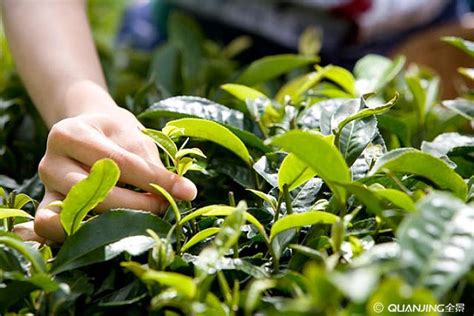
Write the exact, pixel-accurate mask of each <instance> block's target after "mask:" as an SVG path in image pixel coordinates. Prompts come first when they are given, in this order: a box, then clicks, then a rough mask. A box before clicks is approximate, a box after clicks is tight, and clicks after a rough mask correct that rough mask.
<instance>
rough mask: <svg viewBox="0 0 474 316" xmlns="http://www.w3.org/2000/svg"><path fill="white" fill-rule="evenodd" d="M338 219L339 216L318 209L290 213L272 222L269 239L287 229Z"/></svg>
mask: <svg viewBox="0 0 474 316" xmlns="http://www.w3.org/2000/svg"><path fill="white" fill-rule="evenodd" d="M338 220H339V216H336V215H334V214H331V213H327V212H320V211H309V212H306V213H298V214H290V215H287V216H285V217H283V218H281V219H279V220H278V221H276V222H275V223H274V224H273V226H272V228H271V232H270V240H273V238H275V236H276V235H278V234H279V233H281V232H284V231H286V230H288V229H292V228H298V227H303V226H310V225H314V224H333V223H335V222H336V221H338Z"/></svg>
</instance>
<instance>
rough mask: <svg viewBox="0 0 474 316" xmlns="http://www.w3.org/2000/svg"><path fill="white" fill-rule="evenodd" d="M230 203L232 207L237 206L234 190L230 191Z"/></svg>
mask: <svg viewBox="0 0 474 316" xmlns="http://www.w3.org/2000/svg"><path fill="white" fill-rule="evenodd" d="M229 205H230V206H232V207H235V205H236V204H235V196H234V192H232V191H229Z"/></svg>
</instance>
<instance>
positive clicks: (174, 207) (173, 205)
mask: <svg viewBox="0 0 474 316" xmlns="http://www.w3.org/2000/svg"><path fill="white" fill-rule="evenodd" d="M150 186H151V187H152V188H153V189H155V190H156V191H158V192H159V193H160V194H161V195H163V197H164V198H165V199H166V201H168V203H169V204H170V206H171V209H172V210H173V213H174V216H175V218H176V222H179V221H180V220H181V213H180V211H179V208H178V205H177V204H176V201H175V200H174V198H173V197H172V196H171V194H169V193H168V191H166V190H165V189H164V188H162V187H161V186H159V185H158V184H155V183H150Z"/></svg>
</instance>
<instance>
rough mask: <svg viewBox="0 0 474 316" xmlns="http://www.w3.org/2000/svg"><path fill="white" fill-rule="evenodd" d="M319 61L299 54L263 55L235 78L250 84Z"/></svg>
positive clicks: (239, 81)
mask: <svg viewBox="0 0 474 316" xmlns="http://www.w3.org/2000/svg"><path fill="white" fill-rule="evenodd" d="M318 61H319V58H317V57H306V56H301V55H291V54H285V55H274V56H267V57H263V58H261V59H259V60H256V61H254V62H253V63H251V64H250V66H249V67H248V68H247V69H246V70H245V71H244V72H243V73H242V75H241V76H240V77H239V78H238V79H237V82H238V83H240V84H245V85H249V86H252V85H254V84H257V83H260V82H263V81H267V80H269V79H273V78H276V77H278V76H280V75H283V74H285V73H287V72H289V71H290V70H292V69H295V68H299V67H302V66H306V65H309V64H314V63H317V62H318Z"/></svg>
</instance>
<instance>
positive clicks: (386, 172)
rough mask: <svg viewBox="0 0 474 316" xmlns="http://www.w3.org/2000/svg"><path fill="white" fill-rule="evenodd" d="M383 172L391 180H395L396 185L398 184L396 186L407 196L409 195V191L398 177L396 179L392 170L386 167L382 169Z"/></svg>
mask: <svg viewBox="0 0 474 316" xmlns="http://www.w3.org/2000/svg"><path fill="white" fill-rule="evenodd" d="M383 171H384V172H385V174H386V175H387V176H388V177H389V178H390V179H392V180H393V182H395V184H396V185H398V187H399V188H400V189H401V190H402V191H403V192H405V193H406V194H408V195H409V196H411V194H412V193H411V191H410V190H409V189H408V188H407V187H406V186H405V185H404V184H403V182H402V181H400V179H398V177H397V176H396V175H394V174H393V172H392V171H390V170H388V169H384V170H383Z"/></svg>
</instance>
